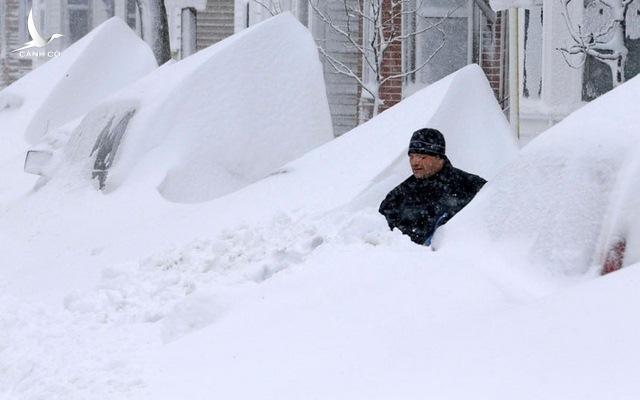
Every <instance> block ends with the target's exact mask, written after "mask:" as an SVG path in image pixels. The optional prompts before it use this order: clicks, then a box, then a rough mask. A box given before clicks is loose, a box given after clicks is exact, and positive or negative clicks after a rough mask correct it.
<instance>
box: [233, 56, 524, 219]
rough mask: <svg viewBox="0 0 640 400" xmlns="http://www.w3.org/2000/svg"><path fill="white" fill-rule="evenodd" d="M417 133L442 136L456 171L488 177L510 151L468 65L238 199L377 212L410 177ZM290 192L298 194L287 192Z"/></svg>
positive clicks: (505, 130) (481, 79) (486, 92)
mask: <svg viewBox="0 0 640 400" xmlns="http://www.w3.org/2000/svg"><path fill="white" fill-rule="evenodd" d="M424 127H435V128H438V129H440V130H441V131H442V132H443V134H444V136H445V138H446V140H447V155H448V156H449V158H450V159H451V160H452V163H453V164H454V165H455V166H457V167H460V168H463V169H465V170H467V171H469V172H472V173H475V174H479V175H481V176H483V177H484V178H487V179H491V178H492V177H493V176H495V174H496V173H497V172H498V171H499V170H500V168H502V167H504V166H505V165H507V164H508V163H509V161H511V160H512V159H513V158H514V156H515V155H516V153H517V146H516V144H515V141H514V140H513V138H512V136H511V134H510V130H509V126H508V124H507V122H506V120H505V117H504V114H503V113H502V111H501V110H500V107H499V106H498V104H497V102H496V100H495V97H494V95H493V92H492V90H491V88H490V86H489V83H488V81H487V80H486V77H485V76H484V73H483V72H482V70H481V69H480V68H479V67H478V66H477V65H471V66H468V67H465V68H463V69H461V70H460V71H458V72H456V73H453V74H451V75H449V76H448V77H446V78H444V79H442V80H440V81H438V82H436V83H434V84H433V85H430V86H429V87H427V88H425V89H423V90H421V91H419V92H417V93H416V94H414V95H413V96H411V97H409V98H407V99H405V100H403V101H402V102H401V103H399V104H397V105H395V106H394V107H392V108H390V109H389V110H387V111H385V112H383V113H382V114H380V115H378V116H377V117H376V118H374V119H372V120H370V121H368V122H366V123H365V124H362V125H360V126H358V127H356V128H355V129H353V130H351V131H350V132H348V133H346V134H345V135H343V136H341V137H339V138H337V139H335V140H333V141H332V142H330V143H328V144H326V145H324V146H322V147H320V148H318V149H316V150H314V151H312V152H310V153H309V154H307V155H305V156H304V157H302V158H301V159H299V160H296V161H295V162H292V163H290V164H288V165H286V166H285V167H283V168H281V169H280V170H279V173H278V174H276V175H274V176H271V177H269V178H267V179H265V180H264V181H261V182H258V183H257V184H255V185H252V187H251V188H247V193H241V194H238V196H239V197H243V196H249V197H251V196H258V197H259V198H263V197H268V198H270V199H271V203H272V204H273V205H275V206H279V207H281V209H289V210H290V209H306V210H329V209H332V208H335V207H340V206H348V207H352V208H353V209H360V208H364V207H371V206H375V207H377V206H378V205H379V203H380V202H381V201H382V199H383V198H384V196H385V195H386V194H387V193H388V192H389V191H390V190H391V189H392V188H393V187H395V186H396V185H398V184H399V183H400V182H402V181H403V180H404V179H406V178H407V177H408V176H409V175H411V169H410V166H409V161H408V157H407V149H408V146H409V139H410V138H411V134H412V133H413V132H414V131H415V130H417V129H420V128H424ZM335 160H340V161H339V162H336V161H335ZM292 187H296V188H298V190H296V191H295V192H293V193H292V191H291V188H292ZM278 193H287V195H286V196H280V195H278ZM234 201H236V200H234ZM238 201H242V200H238ZM348 203H350V204H348Z"/></svg>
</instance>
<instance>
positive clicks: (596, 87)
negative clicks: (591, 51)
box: [582, 0, 640, 101]
mask: <svg viewBox="0 0 640 400" xmlns="http://www.w3.org/2000/svg"><path fill="white" fill-rule="evenodd" d="M611 21H612V11H611V9H610V8H609V7H606V6H604V5H603V4H602V3H600V2H597V1H595V0H585V4H584V26H585V29H586V30H587V31H588V32H600V31H602V29H603V28H606V27H609V26H610V24H611ZM615 29H623V30H624V31H623V34H624V46H625V47H626V48H627V50H628V55H627V60H626V64H625V68H624V77H625V80H629V79H631V78H633V77H634V76H636V75H637V74H638V73H640V0H635V1H633V2H632V3H631V4H630V6H629V8H628V9H627V13H626V18H625V24H624V26H622V27H619V28H617V27H614V29H612V30H611V32H610V33H609V35H610V36H612V35H614V34H615V32H614V31H615ZM582 76H583V82H582V99H583V100H584V101H590V100H593V99H595V98H596V97H598V96H600V95H602V94H604V93H606V92H608V91H609V90H611V89H612V88H613V75H612V71H611V68H610V67H609V66H608V65H606V64H605V63H603V62H602V61H600V60H598V59H596V58H595V57H592V56H588V57H587V58H586V60H585V63H584V67H583V75H582Z"/></svg>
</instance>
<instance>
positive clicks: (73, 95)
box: [0, 18, 157, 201]
mask: <svg viewBox="0 0 640 400" xmlns="http://www.w3.org/2000/svg"><path fill="white" fill-rule="evenodd" d="M156 67H157V64H156V61H155V58H154V56H153V54H152V53H151V50H150V49H149V47H148V46H147V45H146V44H145V43H144V42H143V41H142V40H141V39H140V38H138V37H137V35H136V34H135V33H134V32H133V31H131V29H129V27H128V26H127V25H126V24H125V23H124V22H122V20H120V19H118V18H112V19H110V20H108V21H106V22H104V23H103V24H101V25H100V26H98V27H96V28H95V29H94V30H93V31H91V32H90V33H89V34H87V35H86V36H85V37H83V38H82V39H81V40H79V41H77V42H76V43H74V44H73V45H72V46H71V47H69V48H68V49H66V50H65V51H64V52H63V53H62V55H61V56H59V57H56V58H54V59H52V60H50V61H48V62H47V63H45V64H44V65H42V66H41V67H39V68H37V69H36V70H34V71H32V72H31V73H29V74H27V75H26V76H24V77H23V78H22V79H20V80H18V81H16V82H14V83H13V84H12V85H10V86H9V87H7V88H5V89H4V90H2V91H1V92H0V201H2V200H3V198H13V197H16V196H18V195H19V194H21V192H23V191H26V190H27V189H28V188H29V187H31V186H33V182H34V180H35V178H34V177H33V176H29V175H27V174H24V173H23V172H22V169H23V165H24V159H25V153H26V150H27V149H28V147H29V145H33V144H34V143H37V142H38V141H39V140H41V139H43V138H45V139H46V140H47V141H56V140H58V139H59V138H63V139H64V141H66V140H67V138H68V136H67V135H68V132H69V131H70V130H71V126H74V125H75V124H77V122H74V120H76V119H77V118H78V117H81V116H82V115H83V114H84V113H86V112H87V111H89V110H90V109H91V108H93V107H95V106H96V104H98V103H99V102H100V101H101V100H103V99H104V97H106V96H107V95H110V94H112V93H114V92H116V91H117V90H119V89H121V88H122V87H124V86H126V85H128V84H130V83H132V82H134V81H136V80H138V79H139V78H141V77H143V76H144V75H146V74H148V73H149V72H151V71H152V70H153V69H155V68H156Z"/></svg>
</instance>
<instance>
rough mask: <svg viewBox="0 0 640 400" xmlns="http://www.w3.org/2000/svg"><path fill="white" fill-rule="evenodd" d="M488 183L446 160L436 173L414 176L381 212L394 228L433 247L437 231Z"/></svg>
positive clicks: (402, 184)
mask: <svg viewBox="0 0 640 400" xmlns="http://www.w3.org/2000/svg"><path fill="white" fill-rule="evenodd" d="M486 182H487V181H485V180H484V179H482V178H480V177H479V176H476V175H472V174H469V173H467V172H464V171H462V170H459V169H457V168H454V167H453V166H452V165H451V163H450V162H449V160H446V161H445V164H444V167H443V168H442V170H440V172H438V173H437V174H435V175H433V176H430V177H428V178H423V179H417V178H416V177H414V176H413V175H412V176H411V177H409V178H408V179H407V180H405V181H404V182H402V183H401V184H400V185H398V186H397V187H396V188H395V189H393V190H392V191H391V192H390V193H389V194H388V195H387V197H386V198H385V199H384V200H383V201H382V204H380V210H379V211H380V213H381V214H382V215H384V216H385V217H386V218H387V222H388V223H389V227H390V228H391V229H393V228H398V229H399V230H400V231H401V232H402V233H404V234H405V235H409V236H410V237H411V240H413V241H414V242H416V243H419V244H430V242H431V237H432V236H433V233H434V232H435V230H436V229H437V228H438V227H439V226H440V225H443V224H445V223H446V222H447V221H448V220H449V219H451V217H453V216H454V215H456V213H458V211H460V210H462V208H464V206H466V205H467V204H468V203H469V202H470V201H471V199H473V197H474V196H475V195H476V193H478V191H479V190H480V189H481V188H482V186H483V185H484V184H485V183H486Z"/></svg>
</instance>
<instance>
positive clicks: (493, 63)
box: [480, 12, 507, 108]
mask: <svg viewBox="0 0 640 400" xmlns="http://www.w3.org/2000/svg"><path fill="white" fill-rule="evenodd" d="M497 17H498V18H497V20H496V22H495V24H492V23H491V22H490V21H489V20H486V19H485V21H483V24H484V26H482V32H481V42H482V43H481V49H482V50H481V54H480V66H481V67H482V69H483V70H484V73H485V74H486V75H487V79H489V83H490V84H491V87H492V88H493V91H494V93H495V95H496V98H497V99H498V101H499V102H500V104H501V105H502V107H503V108H504V107H505V106H506V104H503V103H504V99H505V97H506V96H505V93H506V92H505V90H506V89H507V88H505V86H506V85H505V82H506V80H505V74H506V73H507V71H506V69H505V65H506V63H505V61H506V60H505V56H506V51H505V44H506V43H505V42H506V40H505V34H506V31H505V29H504V28H505V21H504V18H505V14H504V13H503V12H499V13H498V15H497Z"/></svg>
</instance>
